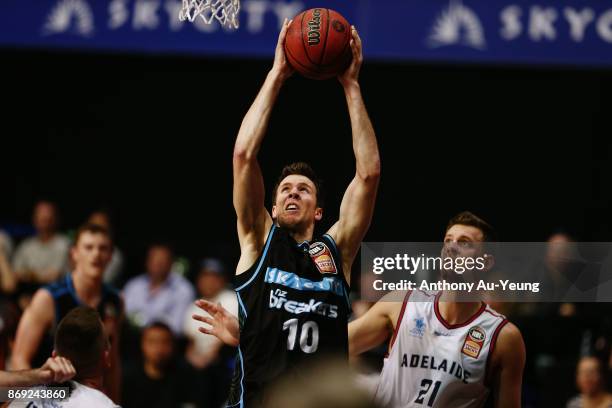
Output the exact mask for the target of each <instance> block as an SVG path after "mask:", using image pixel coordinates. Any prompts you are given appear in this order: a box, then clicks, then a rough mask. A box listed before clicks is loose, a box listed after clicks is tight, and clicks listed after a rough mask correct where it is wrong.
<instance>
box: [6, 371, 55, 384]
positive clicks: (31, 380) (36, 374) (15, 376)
mask: <svg viewBox="0 0 612 408" xmlns="http://www.w3.org/2000/svg"><path fill="white" fill-rule="evenodd" d="M43 382H44V375H43V372H42V370H40V369H39V368H37V369H35V370H20V371H10V372H6V371H0V387H30V386H32V385H38V384H42V383H43Z"/></svg>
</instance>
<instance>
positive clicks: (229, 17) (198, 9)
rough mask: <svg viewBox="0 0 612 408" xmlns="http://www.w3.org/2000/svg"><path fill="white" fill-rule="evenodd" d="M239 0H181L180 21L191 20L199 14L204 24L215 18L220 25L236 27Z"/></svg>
mask: <svg viewBox="0 0 612 408" xmlns="http://www.w3.org/2000/svg"><path fill="white" fill-rule="evenodd" d="M239 11H240V0H183V8H182V9H181V12H180V13H179V19H180V20H181V21H185V20H189V21H191V22H192V23H193V21H194V20H195V19H196V18H197V17H198V16H200V17H201V18H202V20H204V22H205V23H206V24H211V23H212V22H213V19H217V21H219V23H221V25H222V26H227V27H231V28H234V29H237V28H238V12H239Z"/></svg>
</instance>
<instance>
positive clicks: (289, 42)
mask: <svg viewBox="0 0 612 408" xmlns="http://www.w3.org/2000/svg"><path fill="white" fill-rule="evenodd" d="M350 41H351V26H350V25H349V23H348V21H346V19H345V18H344V17H342V15H341V14H340V13H338V12H337V11H334V10H330V9H325V8H314V9H310V10H306V11H304V12H303V13H301V14H299V15H298V16H296V17H295V18H294V19H293V22H292V23H291V25H290V26H289V29H288V31H287V37H286V39H285V54H286V56H287V60H288V61H289V64H291V66H292V67H293V68H294V69H295V70H296V71H297V72H299V73H300V74H302V75H303V76H305V77H307V78H311V79H328V78H332V77H335V76H337V75H338V74H340V73H342V72H344V70H346V68H348V66H349V64H350V63H351V59H352V55H353V54H352V52H351V47H350Z"/></svg>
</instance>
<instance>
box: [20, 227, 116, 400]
mask: <svg viewBox="0 0 612 408" xmlns="http://www.w3.org/2000/svg"><path fill="white" fill-rule="evenodd" d="M112 252H113V244H112V241H111V238H110V236H109V234H108V232H107V231H106V230H105V229H104V228H102V227H99V226H96V225H89V224H88V225H85V226H83V227H81V228H79V230H78V231H77V234H76V237H75V242H74V246H73V247H72V249H71V256H72V260H73V262H74V271H73V272H72V273H71V274H68V275H66V276H64V277H62V278H60V280H58V281H57V282H56V283H54V284H52V285H49V286H46V287H44V288H41V289H39V290H38V291H37V292H36V293H35V294H34V297H33V298H32V302H31V303H30V306H28V308H27V309H26V310H25V312H24V314H23V317H22V318H21V321H20V322H19V326H18V328H17V335H16V337H15V348H14V350H13V355H12V362H11V368H12V369H14V370H23V369H28V368H30V366H31V364H32V361H33V360H34V358H35V356H36V354H37V353H38V354H44V355H45V358H46V357H47V356H48V355H50V354H51V351H52V346H53V344H52V342H51V343H50V344H49V347H48V350H46V349H45V344H44V343H45V339H46V338H48V337H47V336H51V338H52V334H53V332H54V331H55V328H56V327H57V325H58V324H59V322H60V321H61V320H62V318H63V317H64V316H65V315H66V314H67V313H68V312H69V311H70V310H72V309H74V308H76V307H77V306H90V307H93V308H94V309H96V310H97V311H98V313H99V314H100V316H101V318H102V321H103V322H104V325H105V328H106V331H107V333H108V334H109V340H110V341H111V350H110V358H111V368H110V370H108V372H107V373H106V374H105V377H104V384H105V387H106V393H107V394H108V396H109V397H110V398H111V399H113V400H114V401H118V399H119V398H118V397H119V384H120V380H121V368H120V361H119V348H118V346H119V328H120V322H121V319H122V316H123V303H122V301H121V298H120V297H119V294H118V293H117V292H116V291H115V290H114V289H112V288H111V287H109V286H107V285H105V284H104V283H103V282H102V278H103V274H104V270H105V269H106V266H107V265H108V263H109V262H110V260H111V256H112Z"/></svg>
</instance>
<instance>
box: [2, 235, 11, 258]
mask: <svg viewBox="0 0 612 408" xmlns="http://www.w3.org/2000/svg"><path fill="white" fill-rule="evenodd" d="M0 252H3V253H4V255H5V256H6V258H7V259H11V256H13V240H12V239H11V237H10V236H9V235H8V234H7V233H6V232H4V231H2V230H0Z"/></svg>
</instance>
